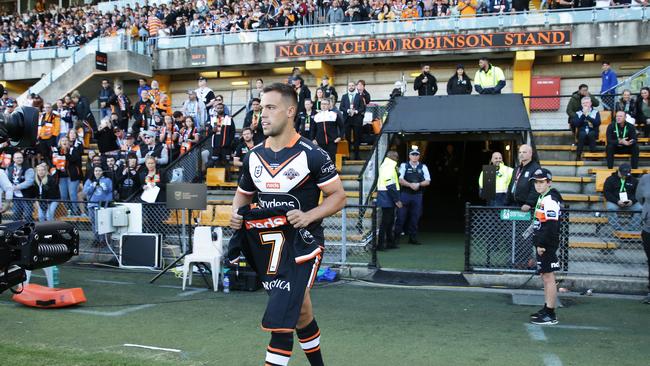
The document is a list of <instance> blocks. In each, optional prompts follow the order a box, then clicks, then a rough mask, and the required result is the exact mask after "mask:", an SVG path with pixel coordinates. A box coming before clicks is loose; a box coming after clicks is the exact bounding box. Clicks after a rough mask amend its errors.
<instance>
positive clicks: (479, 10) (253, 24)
mask: <svg viewBox="0 0 650 366" xmlns="http://www.w3.org/2000/svg"><path fill="white" fill-rule="evenodd" d="M529 4H530V0H511V1H509V0H392V1H391V0H283V1H281V2H280V1H278V0H261V1H255V0H248V1H247V0H235V1H224V0H215V1H212V2H210V1H205V0H197V1H187V2H185V1H180V0H173V1H171V2H170V3H169V4H159V5H151V6H141V5H139V4H137V3H136V5H135V6H133V7H131V6H126V7H124V8H117V7H115V8H114V9H113V10H112V11H111V12H105V13H102V12H101V11H100V10H99V9H98V7H97V6H93V5H84V6H77V7H69V8H60V7H57V6H55V5H51V6H50V7H49V8H46V6H45V2H44V0H37V1H36V3H35V7H34V9H33V10H30V11H28V12H25V13H23V14H6V13H4V12H3V11H2V9H1V8H0V24H1V25H0V51H8V50H18V49H27V48H43V47H71V46H81V45H84V44H85V43H87V42H88V41H89V40H91V39H93V38H96V37H100V36H101V37H114V36H117V35H120V34H123V35H126V36H128V37H132V38H135V39H147V38H149V37H164V36H180V35H189V34H210V33H219V32H239V31H246V30H254V29H268V28H278V27H279V28H282V27H292V26H295V25H307V24H317V23H343V22H346V23H349V22H361V21H371V20H376V21H390V20H400V19H401V20H408V19H413V18H422V17H439V16H451V15H459V16H464V17H469V16H475V15H477V14H499V13H506V12H513V11H528V10H529ZM543 4H544V7H548V8H552V9H568V8H588V7H594V6H596V1H595V0H550V1H548V2H546V1H544V2H543ZM547 4H548V5H547ZM609 4H610V5H612V6H615V5H616V6H647V5H648V0H611V2H610V3H609Z"/></svg>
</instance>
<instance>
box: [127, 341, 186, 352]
mask: <svg viewBox="0 0 650 366" xmlns="http://www.w3.org/2000/svg"><path fill="white" fill-rule="evenodd" d="M124 347H136V348H146V349H152V350H155V351H165V352H174V353H181V350H179V349H174V348H161V347H154V346H143V345H141V344H131V343H125V344H124Z"/></svg>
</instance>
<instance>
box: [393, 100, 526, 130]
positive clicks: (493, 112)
mask: <svg viewBox="0 0 650 366" xmlns="http://www.w3.org/2000/svg"><path fill="white" fill-rule="evenodd" d="M528 131H530V121H529V119H528V113H527V111H526V106H525V105H524V100H523V97H522V95H521V94H497V95H444V96H423V97H415V96H413V97H398V98H396V100H395V105H394V106H393V108H392V109H391V111H390V112H389V114H388V118H387V119H386V125H385V126H384V132H387V133H404V134H423V133H484V132H500V133H508V132H511V133H512V132H514V133H521V132H528Z"/></svg>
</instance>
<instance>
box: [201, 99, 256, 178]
mask: <svg viewBox="0 0 650 366" xmlns="http://www.w3.org/2000/svg"><path fill="white" fill-rule="evenodd" d="M216 113H217V116H216V121H215V122H214V123H212V124H211V125H210V126H209V129H208V130H209V132H211V133H212V137H211V142H210V149H211V151H210V160H209V161H208V166H209V167H217V166H227V165H228V164H229V163H230V162H231V161H232V144H233V142H234V140H235V124H234V123H233V121H232V118H230V116H227V115H225V114H224V111H223V104H217V106H216ZM260 124H261V122H260Z"/></svg>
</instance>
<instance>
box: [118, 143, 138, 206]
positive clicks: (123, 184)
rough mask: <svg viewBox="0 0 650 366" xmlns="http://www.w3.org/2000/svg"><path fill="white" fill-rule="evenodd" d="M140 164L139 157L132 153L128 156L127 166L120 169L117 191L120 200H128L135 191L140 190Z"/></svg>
mask: <svg viewBox="0 0 650 366" xmlns="http://www.w3.org/2000/svg"><path fill="white" fill-rule="evenodd" d="M139 168H140V167H139V166H138V157H137V156H136V155H135V154H133V153H131V154H129V155H128V156H127V157H126V164H125V167H124V168H122V169H121V170H118V176H117V193H118V199H119V200H120V201H126V199H127V198H129V197H131V195H133V194H134V193H135V192H137V191H139V190H140V187H141V186H142V183H141V182H140V174H138V170H139Z"/></svg>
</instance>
